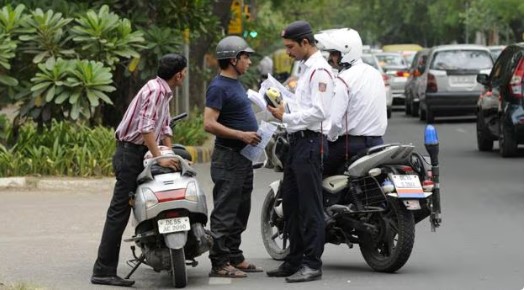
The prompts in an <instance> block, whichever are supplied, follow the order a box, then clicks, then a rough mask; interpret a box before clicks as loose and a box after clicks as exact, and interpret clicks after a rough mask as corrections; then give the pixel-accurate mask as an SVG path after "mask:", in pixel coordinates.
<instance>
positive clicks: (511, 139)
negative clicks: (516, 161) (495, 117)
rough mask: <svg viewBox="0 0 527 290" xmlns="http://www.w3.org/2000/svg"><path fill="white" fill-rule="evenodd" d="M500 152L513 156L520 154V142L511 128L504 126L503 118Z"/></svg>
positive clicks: (501, 122)
mask: <svg viewBox="0 0 527 290" xmlns="http://www.w3.org/2000/svg"><path fill="white" fill-rule="evenodd" d="M499 143H500V154H501V156H502V157H513V156H516V155H517V154H518V144H517V143H516V138H515V136H514V132H513V131H512V129H511V128H508V127H506V126H504V120H503V118H502V119H501V120H500V139H499Z"/></svg>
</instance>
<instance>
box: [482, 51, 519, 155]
mask: <svg viewBox="0 0 527 290" xmlns="http://www.w3.org/2000/svg"><path fill="white" fill-rule="evenodd" d="M523 70H524V68H523V43H517V44H511V45H509V46H507V47H506V48H505V49H504V50H503V51H502V52H501V54H500V56H499V57H498V59H497V60H496V62H495V63H494V66H493V67H492V71H491V72H490V75H487V74H478V76H477V80H478V82H479V83H481V84H482V85H483V86H484V90H483V93H482V94H481V96H480V98H479V101H478V104H477V118H478V119H477V123H476V127H477V128H476V130H477V138H478V149H479V150H480V151H491V150H492V147H493V143H494V140H499V146H500V153H501V155H502V156H503V157H511V156H516V155H518V151H519V150H518V145H519V144H523V100H524V99H523Z"/></svg>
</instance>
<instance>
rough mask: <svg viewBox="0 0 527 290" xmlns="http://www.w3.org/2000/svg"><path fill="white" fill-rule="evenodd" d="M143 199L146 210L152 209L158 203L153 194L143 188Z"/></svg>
mask: <svg viewBox="0 0 527 290" xmlns="http://www.w3.org/2000/svg"><path fill="white" fill-rule="evenodd" d="M143 199H144V201H145V206H146V208H147V209H149V208H151V207H153V206H154V205H156V204H158V202H159V201H158V200H157V197H156V195H155V194H154V192H153V191H152V190H150V189H149V188H143Z"/></svg>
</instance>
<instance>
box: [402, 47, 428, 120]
mask: <svg viewBox="0 0 527 290" xmlns="http://www.w3.org/2000/svg"><path fill="white" fill-rule="evenodd" d="M429 52H430V49H428V48H425V49H422V50H420V51H418V52H417V53H416V54H415V56H414V58H413V60H412V63H411V64H410V69H409V72H410V76H408V79H407V80H406V84H405V85H404V105H405V106H404V107H405V109H404V112H405V113H406V115H412V116H413V117H417V116H419V95H418V93H417V80H418V79H419V78H420V77H421V76H422V74H423V72H424V70H425V65H426V59H427V57H428V54H429Z"/></svg>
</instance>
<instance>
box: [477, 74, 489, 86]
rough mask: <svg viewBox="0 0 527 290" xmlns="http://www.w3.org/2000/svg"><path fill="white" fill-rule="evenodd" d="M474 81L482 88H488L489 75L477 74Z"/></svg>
mask: <svg viewBox="0 0 527 290" xmlns="http://www.w3.org/2000/svg"><path fill="white" fill-rule="evenodd" d="M476 81H477V82H478V83H480V84H482V85H484V86H488V85H489V83H490V81H489V75H488V74H478V75H477V77H476Z"/></svg>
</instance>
